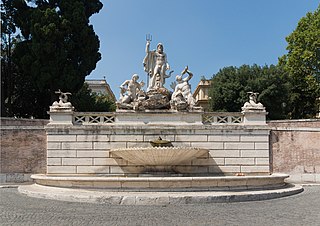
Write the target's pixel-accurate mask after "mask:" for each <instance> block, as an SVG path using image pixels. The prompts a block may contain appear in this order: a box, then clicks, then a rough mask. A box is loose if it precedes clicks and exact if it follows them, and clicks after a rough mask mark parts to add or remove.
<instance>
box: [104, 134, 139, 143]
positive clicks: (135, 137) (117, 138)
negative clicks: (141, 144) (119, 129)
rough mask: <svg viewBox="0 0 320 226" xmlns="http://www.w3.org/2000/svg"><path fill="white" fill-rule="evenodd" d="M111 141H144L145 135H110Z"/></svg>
mask: <svg viewBox="0 0 320 226" xmlns="http://www.w3.org/2000/svg"><path fill="white" fill-rule="evenodd" d="M110 141H112V142H114V141H124V142H129V141H133V142H134V141H143V135H138V134H135V135H119V134H116V135H110Z"/></svg>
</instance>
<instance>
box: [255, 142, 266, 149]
mask: <svg viewBox="0 0 320 226" xmlns="http://www.w3.org/2000/svg"><path fill="white" fill-rule="evenodd" d="M254 148H255V149H269V142H264V143H257V142H256V143H254Z"/></svg>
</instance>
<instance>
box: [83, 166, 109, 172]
mask: <svg viewBox="0 0 320 226" xmlns="http://www.w3.org/2000/svg"><path fill="white" fill-rule="evenodd" d="M77 173H90V174H91V173H97V174H99V173H101V174H103V173H110V169H109V166H77Z"/></svg>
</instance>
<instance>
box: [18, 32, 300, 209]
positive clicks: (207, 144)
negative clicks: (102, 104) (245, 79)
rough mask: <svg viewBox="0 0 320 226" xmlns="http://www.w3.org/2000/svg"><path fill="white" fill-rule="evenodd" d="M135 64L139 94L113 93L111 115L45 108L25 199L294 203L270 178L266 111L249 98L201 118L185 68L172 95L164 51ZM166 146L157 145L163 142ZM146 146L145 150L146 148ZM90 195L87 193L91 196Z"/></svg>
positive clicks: (127, 84) (132, 87) (277, 178)
mask: <svg viewBox="0 0 320 226" xmlns="http://www.w3.org/2000/svg"><path fill="white" fill-rule="evenodd" d="M150 41H151V38H150V36H148V38H147V44H146V57H145V59H144V61H143V64H144V69H145V71H146V72H147V74H148V78H149V81H148V82H147V84H148V87H147V90H146V91H145V90H143V86H144V85H145V84H144V82H143V81H140V82H139V81H138V80H139V76H138V75H137V74H134V75H133V76H132V78H131V79H130V80H126V81H124V82H123V83H122V85H121V86H120V89H121V90H120V98H119V101H118V102H117V111H116V112H115V113H102V112H98V113H87V112H83V113H81V112H80V113H79V112H74V111H73V110H74V109H73V107H72V105H71V103H69V102H67V95H68V94H69V93H62V92H61V91H58V92H57V93H59V94H60V101H59V103H58V102H54V103H53V105H52V106H51V107H50V123H49V124H48V125H47V126H46V128H45V129H46V132H47V172H46V174H37V175H32V178H33V179H34V181H35V184H34V185H26V186H20V187H19V191H20V192H21V193H24V194H27V195H29V196H35V197H45V198H50V199H61V200H68V201H84V202H98V203H110V204H125V205H140V204H143V205H149V204H152V205H157V204H160V205H163V204H187V203H211V202H226V201H249V200H261V199H268V198H277V197H282V196H286V195H291V194H296V193H298V192H301V191H302V188H301V187H297V186H290V185H288V184H287V183H285V181H284V180H285V178H287V177H288V175H284V174H272V169H271V167H270V154H269V133H270V128H268V126H267V124H266V119H265V118H266V114H267V113H266V111H265V108H264V107H263V105H262V104H261V103H257V95H258V94H257V93H254V92H250V93H249V94H250V97H249V102H246V103H245V104H244V106H243V108H242V112H239V113H225V112H224V113H221V112H220V113H217V112H215V113H214V112H203V111H202V108H201V107H199V106H196V104H195V100H194V99H193V97H192V93H191V87H190V85H189V81H190V79H191V78H192V77H193V73H192V72H191V71H190V70H189V68H188V66H187V67H185V68H184V70H183V71H182V72H181V74H180V75H177V76H176V82H175V83H173V84H172V85H171V88H172V91H170V90H168V89H167V88H165V87H164V84H165V80H166V79H168V78H169V77H170V76H171V74H172V71H170V72H169V74H167V73H166V71H167V70H169V69H170V66H169V64H168V62H167V55H166V54H165V53H164V51H163V45H162V44H158V46H157V49H156V50H153V51H150V50H149V46H150ZM157 137H158V139H155V138H157ZM162 137H163V138H165V139H162ZM150 140H151V142H149V141H150ZM92 189H93V190H92Z"/></svg>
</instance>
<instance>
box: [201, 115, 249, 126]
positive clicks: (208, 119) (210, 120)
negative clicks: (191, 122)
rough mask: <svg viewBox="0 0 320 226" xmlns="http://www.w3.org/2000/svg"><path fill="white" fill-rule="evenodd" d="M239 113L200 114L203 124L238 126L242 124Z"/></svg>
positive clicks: (241, 116) (241, 117)
mask: <svg viewBox="0 0 320 226" xmlns="http://www.w3.org/2000/svg"><path fill="white" fill-rule="evenodd" d="M243 116H244V114H242V113H241V112H205V113H203V114H202V123H203V124H240V123H243Z"/></svg>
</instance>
